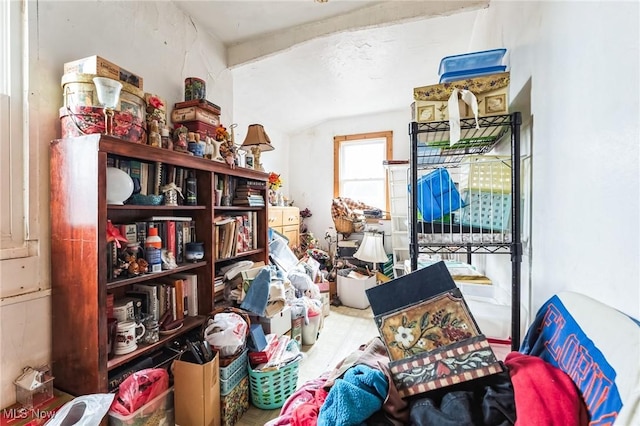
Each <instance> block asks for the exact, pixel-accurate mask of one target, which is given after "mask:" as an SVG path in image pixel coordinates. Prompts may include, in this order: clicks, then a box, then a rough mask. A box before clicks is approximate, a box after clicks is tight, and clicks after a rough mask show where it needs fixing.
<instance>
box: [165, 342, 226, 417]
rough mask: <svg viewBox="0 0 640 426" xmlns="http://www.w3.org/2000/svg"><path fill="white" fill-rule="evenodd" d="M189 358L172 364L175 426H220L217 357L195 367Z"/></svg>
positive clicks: (186, 357) (218, 364)
mask: <svg viewBox="0 0 640 426" xmlns="http://www.w3.org/2000/svg"><path fill="white" fill-rule="evenodd" d="M189 355H190V354H185V355H184V356H183V357H182V359H180V360H176V361H175V362H174V363H173V388H174V391H175V418H176V424H179V425H180V426H220V377H219V375H220V373H219V366H220V360H219V356H218V354H216V356H215V358H214V359H213V360H212V361H209V362H208V363H206V364H197V363H193V362H190V361H191V360H192V359H193V358H191V357H190V356H189Z"/></svg>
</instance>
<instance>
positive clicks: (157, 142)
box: [149, 120, 162, 148]
mask: <svg viewBox="0 0 640 426" xmlns="http://www.w3.org/2000/svg"><path fill="white" fill-rule="evenodd" d="M149 145H151V146H155V147H156V148H160V147H161V146H162V140H161V138H160V126H159V125H158V120H151V122H150V123H149Z"/></svg>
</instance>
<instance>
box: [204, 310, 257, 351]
mask: <svg viewBox="0 0 640 426" xmlns="http://www.w3.org/2000/svg"><path fill="white" fill-rule="evenodd" d="M204 338H205V340H206V341H207V342H208V343H209V345H211V346H212V347H213V348H214V349H216V350H217V351H218V352H220V356H221V357H230V356H233V355H235V354H236V353H237V352H239V350H240V349H241V348H243V347H244V344H245V341H246V338H247V323H246V322H245V320H244V319H243V318H242V317H241V316H240V315H238V314H235V313H233V312H229V313H227V312H223V313H219V314H216V315H215V316H214V317H213V319H210V320H209V323H208V324H207V327H206V328H205V330H204Z"/></svg>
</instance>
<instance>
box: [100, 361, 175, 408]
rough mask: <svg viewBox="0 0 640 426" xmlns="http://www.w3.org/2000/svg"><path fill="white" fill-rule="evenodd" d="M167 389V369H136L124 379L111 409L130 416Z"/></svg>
mask: <svg viewBox="0 0 640 426" xmlns="http://www.w3.org/2000/svg"><path fill="white" fill-rule="evenodd" d="M167 389H169V373H167V370H164V369H162V368H147V369H145V370H140V371H136V372H135V373H133V374H132V375H131V376H129V377H127V378H126V379H124V381H123V382H122V384H121V385H120V388H119V389H118V393H117V395H116V398H115V399H114V400H113V404H111V409H110V410H109V411H113V412H115V413H118V414H120V415H122V416H128V415H130V414H133V413H135V412H136V411H137V410H138V409H139V408H140V407H142V406H143V405H145V404H146V403H148V402H150V401H151V400H153V399H154V398H155V397H157V396H158V395H161V394H162V393H164V392H165V391H166V390H167Z"/></svg>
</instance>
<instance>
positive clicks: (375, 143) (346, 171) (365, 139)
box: [333, 131, 393, 212]
mask: <svg viewBox="0 0 640 426" xmlns="http://www.w3.org/2000/svg"><path fill="white" fill-rule="evenodd" d="M391 158H393V132H392V131H387V132H376V133H362V134H358V135H346V136H335V137H334V138H333V163H334V168H333V196H334V197H346V198H352V199H354V200H357V201H362V202H363V203H365V204H368V205H370V206H374V207H378V208H379V209H381V210H383V211H385V212H388V211H389V196H388V187H387V174H386V171H385V168H384V165H383V161H384V160H388V159H391Z"/></svg>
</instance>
